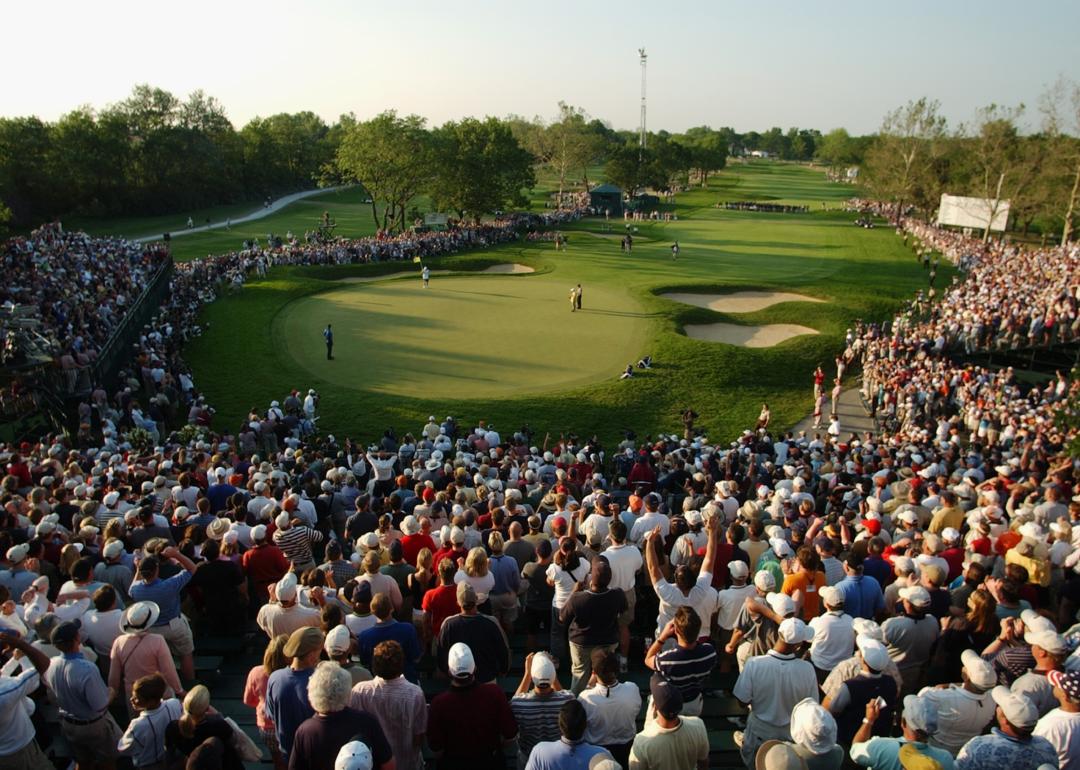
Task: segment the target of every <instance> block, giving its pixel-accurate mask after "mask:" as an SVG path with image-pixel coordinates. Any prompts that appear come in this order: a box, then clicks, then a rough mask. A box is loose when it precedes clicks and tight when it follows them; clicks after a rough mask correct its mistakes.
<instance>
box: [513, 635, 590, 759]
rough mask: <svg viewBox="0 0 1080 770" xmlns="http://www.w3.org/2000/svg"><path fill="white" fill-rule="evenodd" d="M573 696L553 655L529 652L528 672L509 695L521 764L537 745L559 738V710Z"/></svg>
mask: <svg viewBox="0 0 1080 770" xmlns="http://www.w3.org/2000/svg"><path fill="white" fill-rule="evenodd" d="M573 699H574V693H572V692H570V691H569V690H564V689H563V688H562V685H561V684H559V677H558V674H557V673H556V672H555V664H554V663H553V662H552V661H551V656H550V655H548V654H547V653H546V652H536V653H533V652H530V653H529V654H528V655H526V656H525V673H524V674H523V675H522V677H521V682H520V683H518V687H517V690H516V691H515V692H514V695H513V697H512V698H510V710H511V711H512V712H513V713H514V720H515V721H516V722H517V726H518V767H522V766H524V765H525V763H526V762H527V761H528V759H529V754H530V753H531V752H532V748H533V746H535V745H536V744H538V743H540V742H541V741H557V740H559V728H558V722H559V710H560V709H561V708H562V707H563V704H565V703H566V702H567V701H571V700H573Z"/></svg>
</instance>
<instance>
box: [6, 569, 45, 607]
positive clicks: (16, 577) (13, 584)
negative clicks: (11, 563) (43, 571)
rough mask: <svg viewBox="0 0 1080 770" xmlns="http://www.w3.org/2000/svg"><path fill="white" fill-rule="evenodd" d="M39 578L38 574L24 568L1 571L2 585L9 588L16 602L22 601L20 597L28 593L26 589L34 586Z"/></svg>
mask: <svg viewBox="0 0 1080 770" xmlns="http://www.w3.org/2000/svg"><path fill="white" fill-rule="evenodd" d="M37 578H38V574H37V573H36V572H31V571H30V570H28V569H23V568H22V567H16V568H15V569H10V570H8V569H5V570H0V585H2V586H4V587H5V588H7V590H8V591H9V592H10V593H11V598H12V599H13V600H14V601H16V602H18V601H20V597H21V596H22V595H23V594H24V593H26V589H28V588H29V587H30V586H32V585H33V584H34V581H35V580H37Z"/></svg>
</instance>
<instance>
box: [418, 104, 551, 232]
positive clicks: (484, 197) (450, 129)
mask: <svg viewBox="0 0 1080 770" xmlns="http://www.w3.org/2000/svg"><path fill="white" fill-rule="evenodd" d="M432 139H433V149H434V168H435V179H434V182H433V185H432V198H433V199H434V200H435V201H436V203H437V204H438V205H439V206H440V207H445V208H448V209H450V210H452V211H455V212H457V214H458V216H460V217H463V218H464V217H465V216H466V215H469V216H472V217H473V219H474V220H475V221H476V222H479V221H480V217H481V216H482V215H483V214H489V213H493V212H495V211H499V210H502V209H504V208H507V207H509V206H524V205H525V204H526V202H527V200H526V198H525V195H524V194H523V192H522V191H523V190H525V189H527V188H530V187H532V186H533V185H535V184H536V176H535V175H534V174H533V169H532V155H530V154H529V152H528V151H527V150H525V149H524V148H523V147H522V146H521V145H520V144H518V141H517V139H515V138H514V135H513V133H512V132H511V131H510V126H509V125H507V124H506V123H504V122H503V121H501V120H499V119H498V118H493V117H489V118H485V119H484V120H478V119H477V118H465V119H463V120H460V121H457V122H454V121H451V122H449V123H445V124H444V125H442V126H440V127H439V128H437V129H435V130H434V131H433V132H432Z"/></svg>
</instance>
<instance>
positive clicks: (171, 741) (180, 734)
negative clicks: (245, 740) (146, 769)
mask: <svg viewBox="0 0 1080 770" xmlns="http://www.w3.org/2000/svg"><path fill="white" fill-rule="evenodd" d="M210 738H217V739H219V740H220V741H221V742H222V743H223V744H225V752H224V754H223V755H222V757H221V768H222V770H244V763H243V762H242V761H241V759H240V756H239V755H238V754H237V753H236V749H234V748H233V740H232V727H231V726H230V725H229V723H228V722H226V721H225V718H224V717H223V716H221V714H218V713H217V712H216V711H212V709H211V708H210V691H209V690H208V689H206V687H205V686H204V685H201V684H197V685H195V686H194V687H192V688H191V689H190V690H188V693H187V695H185V696H184V710H183V713H182V714H181V715H180V718H179V719H178V720H176V721H174V722H170V723H169V726H168V727H167V728H165V746H166V748H168V749H169V752H170V753H171V754H172V755H173V756H177V755H179V756H181V757H188V756H190V755H191V752H193V751H194V750H195V749H196V748H197V747H198V746H199V745H200V744H201V743H202V742H203V741H206V740H208V739H210Z"/></svg>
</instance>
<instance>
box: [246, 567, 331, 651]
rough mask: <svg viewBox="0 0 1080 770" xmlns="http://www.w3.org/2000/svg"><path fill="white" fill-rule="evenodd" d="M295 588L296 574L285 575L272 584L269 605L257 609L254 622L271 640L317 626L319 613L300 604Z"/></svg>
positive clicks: (296, 585) (288, 573)
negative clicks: (299, 629)
mask: <svg viewBox="0 0 1080 770" xmlns="http://www.w3.org/2000/svg"><path fill="white" fill-rule="evenodd" d="M297 587H298V584H297V580H296V573H295V572H287V573H285V577H283V578H281V580H279V581H278V582H277V583H276V584H274V588H273V592H272V595H271V597H270V603H269V604H264V605H263V606H262V607H261V608H260V609H259V614H258V615H257V616H256V618H255V622H256V623H257V624H258V626H259V628H261V629H262V630H263V631H264V632H265V633H266V635H267V636H269V637H270V638H271V639H273V638H274V637H275V636H278V635H279V634H286V635H288V634H291V633H292V632H293V631H295V630H297V629H298V628H304V627H305V626H312V627H316V628H317V627H318V626H319V622H320V611H319V610H318V609H316V608H314V607H305V606H303V605H302V604H300V602H299V601H298V599H297Z"/></svg>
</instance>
